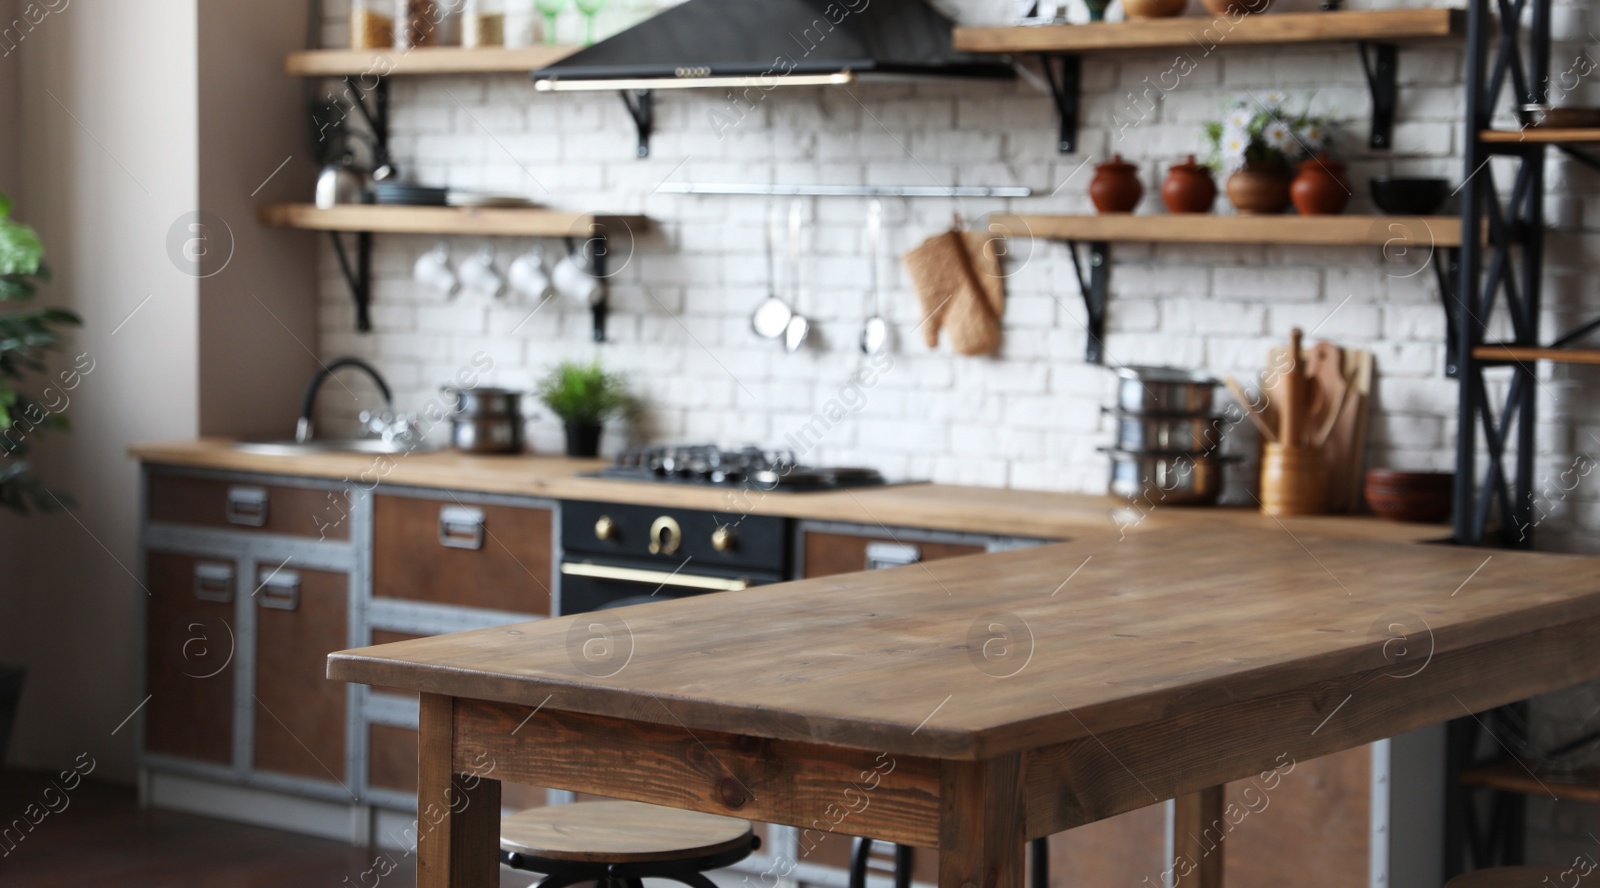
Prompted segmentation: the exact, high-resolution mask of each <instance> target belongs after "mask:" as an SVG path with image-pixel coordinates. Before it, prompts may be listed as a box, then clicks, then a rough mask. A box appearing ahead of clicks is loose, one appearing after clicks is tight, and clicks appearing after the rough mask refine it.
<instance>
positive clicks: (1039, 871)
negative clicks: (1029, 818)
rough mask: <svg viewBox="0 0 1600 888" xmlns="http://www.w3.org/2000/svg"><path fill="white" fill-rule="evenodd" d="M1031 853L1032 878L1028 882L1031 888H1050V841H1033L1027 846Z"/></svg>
mask: <svg viewBox="0 0 1600 888" xmlns="http://www.w3.org/2000/svg"><path fill="white" fill-rule="evenodd" d="M1028 850H1029V851H1030V852H1031V853H1032V860H1031V861H1030V862H1031V863H1032V864H1033V877H1032V879H1030V880H1029V883H1030V884H1031V885H1032V888H1050V840H1049V839H1034V840H1033V841H1032V842H1030V843H1029V844H1028Z"/></svg>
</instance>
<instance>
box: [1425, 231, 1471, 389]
mask: <svg viewBox="0 0 1600 888" xmlns="http://www.w3.org/2000/svg"><path fill="white" fill-rule="evenodd" d="M1432 263H1433V274H1434V276H1435V277H1436V278H1437V279H1438V281H1439V301H1440V302H1441V303H1443V305H1444V337H1445V350H1444V375H1445V376H1448V377H1449V378H1451V379H1457V378H1460V376H1461V365H1460V364H1459V363H1458V362H1459V361H1460V357H1459V356H1460V354H1461V350H1460V349H1459V348H1457V340H1456V337H1457V336H1459V335H1460V333H1459V325H1460V323H1461V312H1462V310H1463V309H1462V305H1461V297H1460V294H1458V293H1457V292H1456V290H1457V287H1456V284H1457V283H1458V282H1459V281H1460V279H1461V249H1460V248H1459V247H1446V248H1444V249H1443V250H1440V251H1439V252H1438V253H1436V254H1434V256H1433V260H1432Z"/></svg>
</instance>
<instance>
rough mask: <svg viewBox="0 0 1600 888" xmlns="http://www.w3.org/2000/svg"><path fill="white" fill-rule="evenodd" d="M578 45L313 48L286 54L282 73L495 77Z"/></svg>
mask: <svg viewBox="0 0 1600 888" xmlns="http://www.w3.org/2000/svg"><path fill="white" fill-rule="evenodd" d="M582 48H583V47H580V46H523V47H516V48H513V49H503V48H498V47H490V48H485V49H462V48H461V47H459V46H439V47H426V48H423V49H413V50H398V49H317V50H310V51H307V52H295V53H290V54H289V57H288V59H287V60H286V61H285V62H284V66H283V67H284V70H285V71H287V72H288V73H289V74H292V75H294V76H297V77H338V76H342V75H361V74H494V73H523V74H526V73H528V72H530V71H537V70H539V69H540V68H544V67H547V66H549V65H553V64H555V63H556V62H559V61H561V60H562V59H564V58H566V57H567V56H569V55H572V54H573V53H575V52H577V51H578V50H579V49H582Z"/></svg>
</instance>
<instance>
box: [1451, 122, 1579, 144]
mask: <svg viewBox="0 0 1600 888" xmlns="http://www.w3.org/2000/svg"><path fill="white" fill-rule="evenodd" d="M1478 137H1479V138H1480V139H1483V140H1484V141H1485V142H1492V143H1495V144H1505V143H1511V142H1529V143H1533V144H1539V145H1554V144H1561V143H1566V144H1582V143H1584V142H1600V129H1554V128H1542V127H1536V126H1530V127H1528V128H1527V129H1522V130H1484V131H1483V132H1481V133H1479V134H1478Z"/></svg>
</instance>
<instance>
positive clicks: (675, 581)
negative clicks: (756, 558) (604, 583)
mask: <svg viewBox="0 0 1600 888" xmlns="http://www.w3.org/2000/svg"><path fill="white" fill-rule="evenodd" d="M561 575H562V576H567V577H590V578H592V579H596V580H621V581H623V582H625V583H650V584H653V585H656V586H676V587H678V588H680V589H705V590H707V591H709V592H738V591H739V590H741V589H748V588H750V581H749V580H747V579H744V578H743V577H740V578H739V579H736V580H729V579H724V578H722V577H701V576H689V575H685V574H680V573H667V572H666V571H664V570H640V569H639V568H636V567H611V566H609V565H605V564H588V563H586V562H581V561H563V562H562V563H561Z"/></svg>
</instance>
